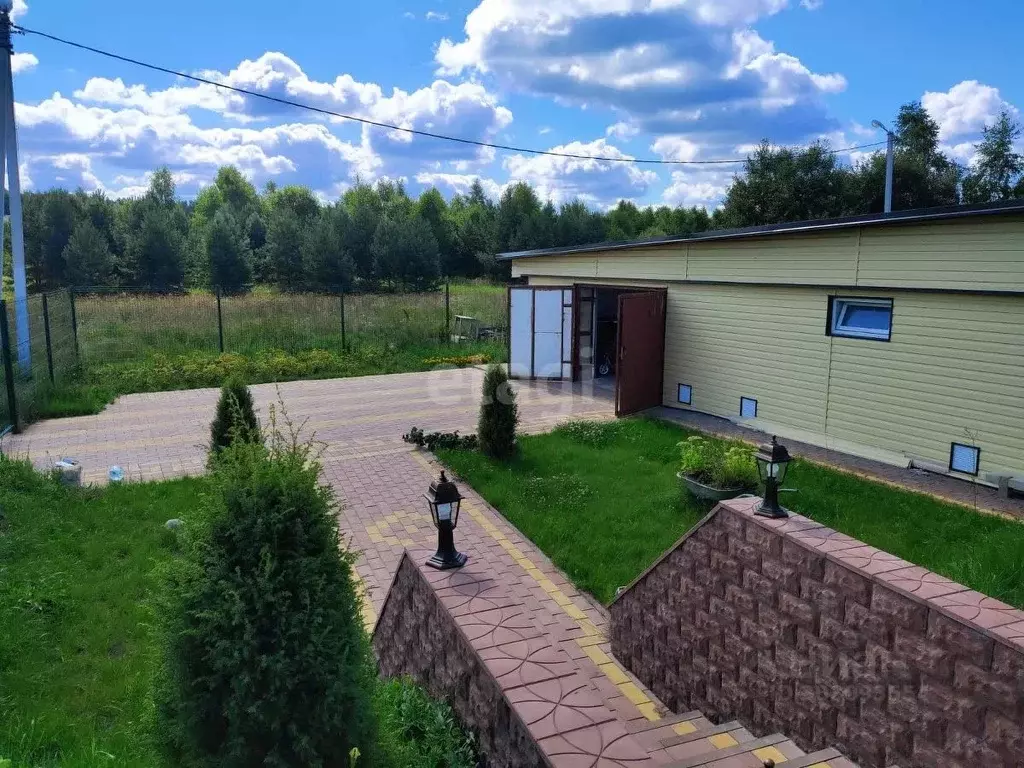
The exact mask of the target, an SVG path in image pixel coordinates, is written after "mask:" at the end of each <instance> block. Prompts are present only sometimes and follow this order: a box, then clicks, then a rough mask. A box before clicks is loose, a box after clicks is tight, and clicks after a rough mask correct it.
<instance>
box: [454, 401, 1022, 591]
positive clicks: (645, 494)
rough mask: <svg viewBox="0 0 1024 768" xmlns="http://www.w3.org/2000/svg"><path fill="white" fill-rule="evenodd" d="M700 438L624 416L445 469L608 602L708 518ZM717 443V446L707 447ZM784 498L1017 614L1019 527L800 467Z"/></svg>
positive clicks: (469, 455) (458, 460)
mask: <svg viewBox="0 0 1024 768" xmlns="http://www.w3.org/2000/svg"><path fill="white" fill-rule="evenodd" d="M692 434H698V433H696V432H693V431H690V430H686V429H683V428H680V427H678V426H677V425H674V424H667V423H664V422H659V421H655V420H646V419H631V420H625V421H619V422H611V423H608V424H589V425H588V424H586V423H582V424H581V423H577V424H575V425H569V426H567V427H563V428H559V429H556V430H555V431H554V432H552V433H550V434H546V435H529V436H523V437H521V438H520V446H521V453H520V456H519V457H518V458H517V459H516V460H515V461H513V462H512V463H510V464H508V465H502V464H499V463H496V462H493V461H490V460H489V459H487V458H485V457H484V456H482V455H481V454H479V453H475V452H462V451H442V452H441V453H440V457H441V460H442V461H443V462H444V463H445V464H447V465H448V466H449V467H450V468H451V469H452V470H453V471H454V472H455V473H456V474H457V475H458V476H459V477H460V478H463V479H464V481H465V482H467V483H469V484H470V485H471V486H473V488H475V489H476V490H477V491H478V492H479V493H481V494H482V495H483V496H484V498H486V499H487V500H488V501H489V502H490V503H491V504H493V505H494V506H495V507H497V508H498V509H499V510H500V511H501V512H502V514H504V515H505V516H506V517H507V518H508V519H509V521H510V522H512V523H513V524H514V525H515V526H516V527H517V528H519V530H520V531H522V532H523V534H525V535H526V536H527V537H528V538H529V539H530V540H531V541H533V542H534V543H535V544H537V546H539V547H540V548H541V550H543V551H544V552H545V554H547V555H548V556H549V557H550V558H551V559H552V560H553V561H554V562H555V563H556V564H557V565H558V566H559V567H560V568H562V570H564V571H565V572H566V574H568V576H569V578H570V579H572V581H573V583H575V584H576V585H577V586H578V587H579V588H580V589H583V590H586V591H588V592H590V593H591V594H593V595H594V596H595V597H597V598H598V599H599V600H601V601H602V602H605V603H607V602H608V601H609V600H611V599H612V598H613V597H614V595H615V590H616V588H617V587H618V586H621V585H624V584H628V583H629V582H630V581H631V580H632V579H634V578H635V577H636V576H638V575H639V574H640V573H642V572H643V571H644V569H646V568H647V567H648V566H649V565H651V563H653V562H654V561H655V560H656V559H657V558H658V557H659V556H660V555H661V554H662V553H663V552H664V551H665V550H666V549H667V548H668V547H669V546H670V545H671V544H672V543H673V542H674V541H675V540H676V539H678V538H679V536H680V535H682V534H683V533H684V532H685V531H686V530H688V529H689V528H690V527H691V526H692V525H694V524H695V523H696V522H697V521H698V520H699V519H700V518H701V516H702V514H703V513H704V512H705V511H707V510H708V507H707V506H704V505H702V504H700V503H698V502H696V501H694V500H693V499H692V498H690V497H684V496H683V494H682V492H681V491H680V489H679V486H678V484H677V481H676V477H675V474H676V472H677V471H678V463H679V455H678V449H677V448H676V443H678V442H679V441H680V440H683V439H685V438H686V437H688V436H689V435H692ZM712 439H713V438H712ZM785 486H786V487H787V488H793V489H796V491H795V492H793V493H784V494H783V495H782V501H783V503H784V504H785V505H786V506H787V507H788V508H790V509H792V510H793V511H796V512H799V513H801V514H804V515H807V516H808V517H810V518H813V519H814V520H817V521H819V522H821V523H823V524H825V525H827V526H829V527H831V528H835V529H836V530H839V531H842V532H843V533H846V534H849V535H850V536H853V537H855V538H857V539H860V540H861V541H864V542H866V543H868V544H871V545H873V546H875V547H878V548H879V549H883V550H885V551H887V552H891V553H893V554H895V555H898V556H900V557H902V558H904V559H906V560H909V561H910V562H913V563H916V564H918V565H921V566H924V567H925V568H928V569H929V570H932V571H935V572H937V573H939V574H942V575H943V576H946V577H948V578H950V579H953V580H954V581H958V582H960V583H962V584H965V585H966V586H968V587H971V588H972V589H976V590H978V591H979V592H983V593H985V594H987V595H990V596H992V597H995V598H998V599H1000V600H1002V601H1004V602H1006V603H1009V604H1010V605H1013V606H1016V607H1018V608H1024V524H1021V523H1019V522H1016V521H1010V520H1004V519H1002V518H998V517H994V516H990V515H985V514H982V513H978V512H975V511H974V510H972V509H969V508H967V507H962V506H959V505H955V504H949V503H946V502H942V501H939V500H937V499H934V498H932V497H930V496H926V495H923V494H918V493H914V492H911V491H905V490H901V489H898V488H893V487H890V486H888V485H884V484H881V483H875V482H871V481H868V480H864V479H862V478H859V477H856V476H853V475H849V474H846V473H843V472H839V471H837V470H833V469H830V468H828V467H823V466H819V465H816V464H813V463H810V462H807V461H800V460H798V461H795V462H794V463H793V465H792V466H791V468H790V471H789V476H788V477H787V478H786V483H785Z"/></svg>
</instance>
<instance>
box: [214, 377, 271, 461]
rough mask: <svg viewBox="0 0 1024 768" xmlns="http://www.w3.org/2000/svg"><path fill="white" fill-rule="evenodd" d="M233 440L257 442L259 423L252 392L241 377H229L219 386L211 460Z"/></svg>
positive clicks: (258, 438)
mask: <svg viewBox="0 0 1024 768" xmlns="http://www.w3.org/2000/svg"><path fill="white" fill-rule="evenodd" d="M236 440H241V441H244V442H259V440H260V423H259V420H258V419H257V418H256V406H255V405H254V404H253V400H252V392H250V391H249V388H248V387H247V386H246V385H245V382H244V381H242V379H241V378H239V377H237V376H232V377H231V378H230V379H228V380H227V381H226V382H225V383H224V386H223V387H221V390H220V400H218V401H217V413H216V415H215V416H214V418H213V422H212V423H211V424H210V457H211V458H212V459H215V458H217V457H218V456H219V455H220V454H221V452H223V450H224V449H225V448H227V447H228V446H229V445H231V444H232V443H234V442H235V441H236Z"/></svg>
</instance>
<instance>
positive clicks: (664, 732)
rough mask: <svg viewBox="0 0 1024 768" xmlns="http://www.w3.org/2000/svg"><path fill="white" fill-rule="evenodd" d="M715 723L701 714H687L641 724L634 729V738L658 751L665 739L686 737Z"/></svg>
mask: <svg viewBox="0 0 1024 768" xmlns="http://www.w3.org/2000/svg"><path fill="white" fill-rule="evenodd" d="M712 725H713V723H712V722H711V721H710V720H708V719H707V718H706V717H704V715H703V714H702V713H700V712H687V713H685V714H683V715H672V716H671V717H666V718H663V719H661V720H655V721H653V722H647V723H640V724H639V727H634V728H633V729H632V730H633V738H635V739H636V740H637V741H639V742H640V743H641V744H643V745H644V746H645V747H647V748H648V749H657V748H659V747H660V746H661V742H662V740H663V739H669V738H672V737H673V736H685V735H687V734H689V733H693V732H695V731H698V730H700V729H701V728H710V727H711V726H712Z"/></svg>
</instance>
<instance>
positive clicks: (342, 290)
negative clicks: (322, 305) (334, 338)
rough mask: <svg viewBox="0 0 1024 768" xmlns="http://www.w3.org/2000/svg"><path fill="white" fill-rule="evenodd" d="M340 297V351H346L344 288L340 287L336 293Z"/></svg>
mask: <svg viewBox="0 0 1024 768" xmlns="http://www.w3.org/2000/svg"><path fill="white" fill-rule="evenodd" d="M338 297H339V298H340V299H341V351H342V352H347V351H348V346H347V344H346V343H345V289H344V288H342V289H341V293H339V294H338Z"/></svg>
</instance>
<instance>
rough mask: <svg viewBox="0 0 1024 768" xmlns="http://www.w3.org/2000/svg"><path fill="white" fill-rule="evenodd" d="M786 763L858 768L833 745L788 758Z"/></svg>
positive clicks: (804, 767) (797, 767)
mask: <svg viewBox="0 0 1024 768" xmlns="http://www.w3.org/2000/svg"><path fill="white" fill-rule="evenodd" d="M776 762H778V761H776ZM784 765H785V768H857V764H856V763H854V762H852V761H850V760H848V759H847V758H845V757H843V753H842V752H840V751H839V750H838V749H832V748H831V747H829V748H828V749H821V750H818V751H817V752H812V753H811V754H809V755H804V756H803V757H798V758H796V759H794V760H787V761H786V762H785V763H784Z"/></svg>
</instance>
